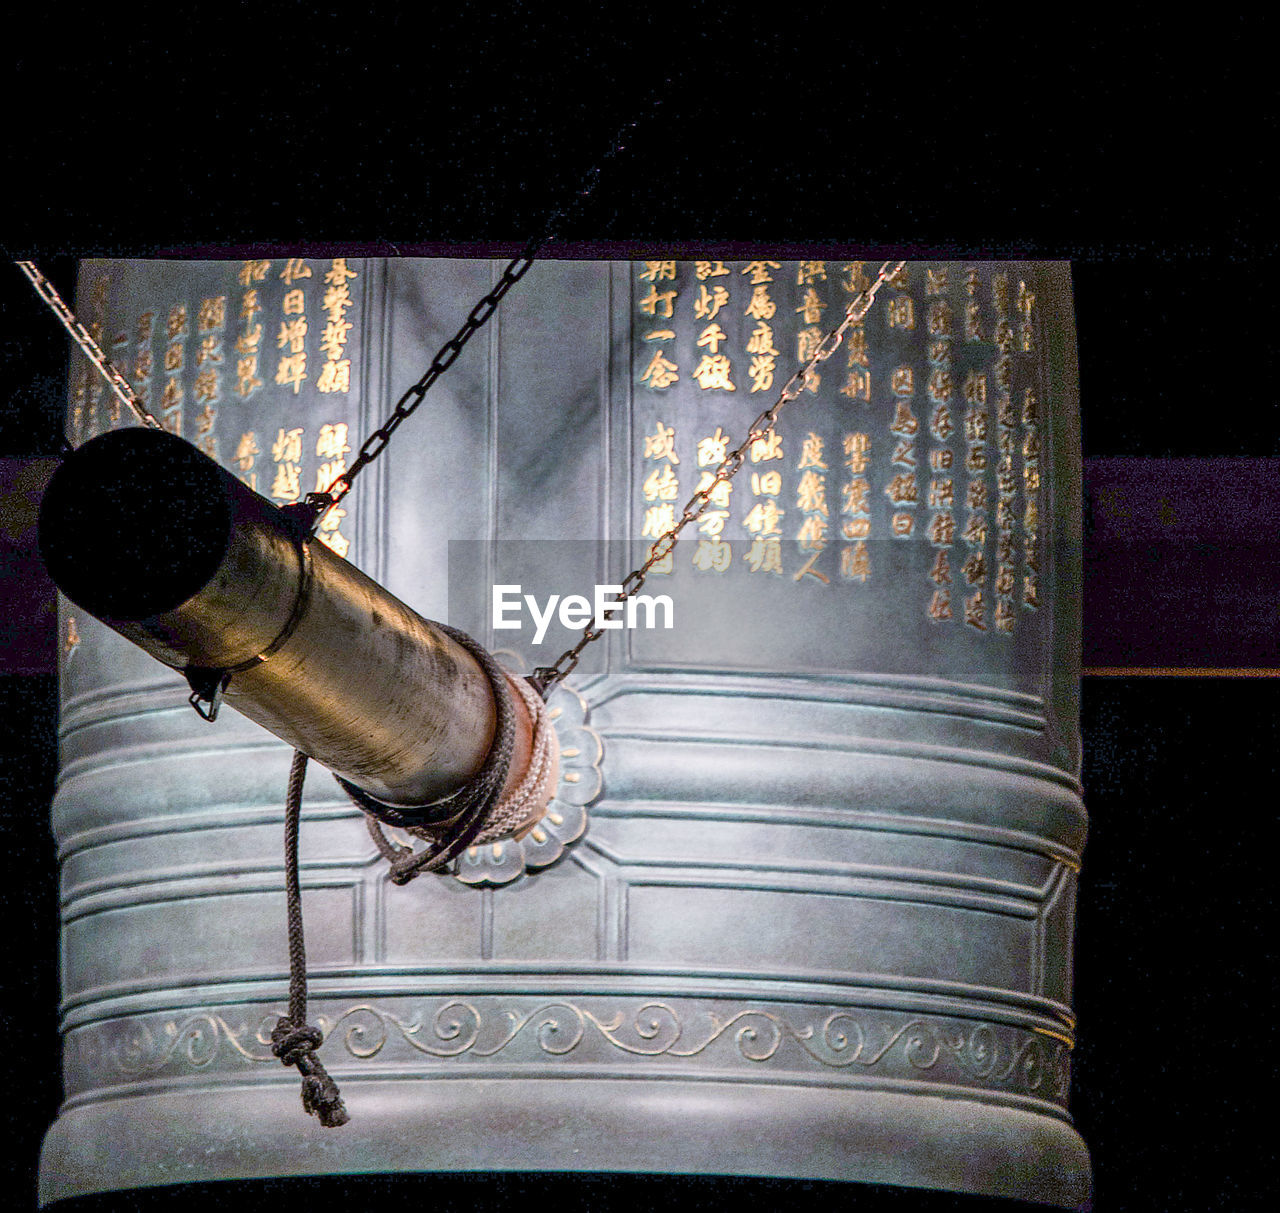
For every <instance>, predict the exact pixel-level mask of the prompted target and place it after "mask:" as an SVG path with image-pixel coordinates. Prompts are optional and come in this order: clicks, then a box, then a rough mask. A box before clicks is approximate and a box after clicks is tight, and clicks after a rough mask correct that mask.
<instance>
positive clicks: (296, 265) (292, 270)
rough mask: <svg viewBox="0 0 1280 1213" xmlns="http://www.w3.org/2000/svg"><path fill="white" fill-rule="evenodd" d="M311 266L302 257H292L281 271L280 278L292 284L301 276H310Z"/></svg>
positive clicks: (287, 283) (289, 284)
mask: <svg viewBox="0 0 1280 1213" xmlns="http://www.w3.org/2000/svg"><path fill="white" fill-rule="evenodd" d="M310 277H311V267H310V266H309V265H308V264H307V263H306V262H305V261H303V260H302V258H300V257H290V258H289V260H288V261H286V262H285V265H284V269H282V270H281V271H280V280H281V281H282V282H284V283H285V284H286V285H288V286H292V285H293V284H294V283H295V282H296V281H297V280H298V279H299V278H310Z"/></svg>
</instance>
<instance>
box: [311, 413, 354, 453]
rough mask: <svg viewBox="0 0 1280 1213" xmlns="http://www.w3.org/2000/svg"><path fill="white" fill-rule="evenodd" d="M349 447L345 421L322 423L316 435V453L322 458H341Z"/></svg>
mask: <svg viewBox="0 0 1280 1213" xmlns="http://www.w3.org/2000/svg"><path fill="white" fill-rule="evenodd" d="M349 450H351V447H350V446H349V445H348V443H347V423H346V422H345V421H334V422H330V423H327V424H325V425H322V426H321V427H320V432H319V434H317V435H316V454H317V455H319V456H320V458H322V459H341V458H342V456H343V455H345V454H346V453H347V452H348V451H349Z"/></svg>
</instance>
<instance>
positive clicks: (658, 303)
mask: <svg viewBox="0 0 1280 1213" xmlns="http://www.w3.org/2000/svg"><path fill="white" fill-rule="evenodd" d="M676 293H677V292H675V291H661V292H660V291H659V290H658V288H657V287H656V286H651V287H650V288H649V293H648V294H647V295H646V296H645V297H644V298H643V299H641V300H640V310H641V311H642V312H644V314H645V315H646V316H663V317H665V318H666V319H667V320H670V319H671V317H672V316H673V315H674V308H675V303H674V300H675V297H676Z"/></svg>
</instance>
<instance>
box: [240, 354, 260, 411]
mask: <svg viewBox="0 0 1280 1213" xmlns="http://www.w3.org/2000/svg"><path fill="white" fill-rule="evenodd" d="M261 386H262V380H261V379H259V378H258V356H257V354H250V355H249V357H248V358H237V359H236V393H237V395H239V397H240V398H241V399H242V400H243V399H244V398H245V397H246V396H248V395H249V394H250V393H252V392H253V391H254V390H255V389H256V388H260V387H261Z"/></svg>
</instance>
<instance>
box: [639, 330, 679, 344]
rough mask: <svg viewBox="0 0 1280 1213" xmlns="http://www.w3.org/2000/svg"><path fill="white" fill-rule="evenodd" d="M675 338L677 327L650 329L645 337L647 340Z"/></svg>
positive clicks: (669, 339) (670, 339)
mask: <svg viewBox="0 0 1280 1213" xmlns="http://www.w3.org/2000/svg"><path fill="white" fill-rule="evenodd" d="M675 339H676V331H675V329H650V330H649V331H648V332H647V333H645V335H644V338H643V340H645V341H674V340H675Z"/></svg>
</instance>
